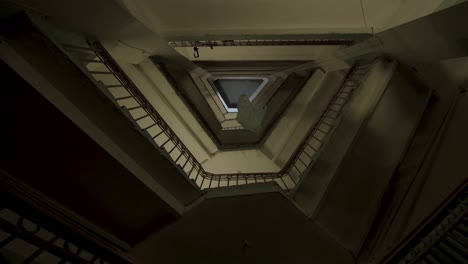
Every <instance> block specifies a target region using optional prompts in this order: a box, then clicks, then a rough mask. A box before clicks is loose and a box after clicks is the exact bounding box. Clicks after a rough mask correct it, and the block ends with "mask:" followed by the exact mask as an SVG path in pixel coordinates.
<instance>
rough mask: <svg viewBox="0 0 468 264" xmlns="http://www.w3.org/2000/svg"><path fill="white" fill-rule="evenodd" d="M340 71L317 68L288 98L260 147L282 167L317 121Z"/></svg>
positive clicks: (338, 79)
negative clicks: (325, 72)
mask: <svg viewBox="0 0 468 264" xmlns="http://www.w3.org/2000/svg"><path fill="white" fill-rule="evenodd" d="M343 77H344V71H338V72H333V73H327V74H324V73H323V72H321V71H319V70H317V71H315V72H314V74H313V76H312V77H311V78H310V79H309V81H308V82H307V83H306V84H305V86H304V88H303V89H302V90H301V91H300V92H299V94H298V95H297V96H296V98H295V99H294V100H293V101H292V103H291V105H290V106H289V107H288V109H286V110H285V113H284V114H283V115H282V117H281V119H280V120H279V121H278V124H277V125H276V126H275V128H274V129H273V131H272V132H271V133H270V135H269V136H268V138H267V140H266V141H265V143H264V145H263V146H262V151H263V152H264V153H265V154H266V155H267V156H269V157H270V158H271V159H272V160H274V161H275V163H276V164H278V166H279V167H281V168H282V167H283V166H284V165H285V164H286V162H287V161H288V160H289V158H290V157H291V155H292V154H293V153H294V151H295V150H296V149H297V147H298V146H299V144H301V143H302V141H303V139H304V137H305V136H306V135H307V133H308V131H309V130H310V129H311V127H312V126H313V125H314V124H315V123H316V122H317V121H318V119H319V118H320V115H321V113H322V111H323V109H324V108H325V107H326V106H327V105H328V103H329V101H330V99H331V98H332V97H333V96H334V94H335V93H336V91H337V90H338V88H339V87H340V84H341V82H342V79H343Z"/></svg>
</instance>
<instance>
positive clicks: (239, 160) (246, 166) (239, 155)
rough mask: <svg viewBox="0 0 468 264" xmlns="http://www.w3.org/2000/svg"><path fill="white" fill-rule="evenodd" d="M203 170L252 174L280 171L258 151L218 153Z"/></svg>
mask: <svg viewBox="0 0 468 264" xmlns="http://www.w3.org/2000/svg"><path fill="white" fill-rule="evenodd" d="M203 168H204V169H205V170H206V171H209V172H212V173H238V172H243V173H254V172H277V171H279V170H281V168H280V167H278V166H277V165H276V164H275V162H273V161H272V160H271V159H270V158H269V157H267V156H266V155H265V154H264V153H263V152H262V151H261V150H259V149H249V150H236V151H220V152H218V153H216V154H215V155H213V156H212V157H211V158H210V159H209V160H207V161H206V162H204V163H203Z"/></svg>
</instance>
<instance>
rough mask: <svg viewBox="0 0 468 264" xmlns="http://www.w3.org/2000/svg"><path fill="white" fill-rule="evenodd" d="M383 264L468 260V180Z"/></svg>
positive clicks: (462, 262)
mask: <svg viewBox="0 0 468 264" xmlns="http://www.w3.org/2000/svg"><path fill="white" fill-rule="evenodd" d="M380 263H381V264H387V263H397V264H412V263H424V264H426V263H427V264H439V263H460V264H465V263H468V182H467V181H465V182H464V183H463V184H461V185H460V187H459V188H458V189H457V190H455V191H454V192H453V193H452V194H451V195H450V196H449V197H448V198H447V199H446V200H445V201H444V202H443V203H442V204H441V205H440V206H439V207H438V208H437V209H436V210H435V211H434V212H433V213H432V214H431V215H429V216H428V217H427V218H426V219H425V220H424V221H423V222H422V223H421V224H420V225H419V226H418V227H417V228H416V229H415V230H414V231H413V232H412V233H410V234H409V235H408V236H407V237H406V238H405V239H403V241H402V242H401V243H400V244H399V245H398V246H396V247H395V248H394V250H393V251H392V252H390V253H389V254H388V255H387V256H386V257H385V258H384V259H383V260H382V261H381V262H380Z"/></svg>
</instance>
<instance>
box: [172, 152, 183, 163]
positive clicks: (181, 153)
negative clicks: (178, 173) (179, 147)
mask: <svg viewBox="0 0 468 264" xmlns="http://www.w3.org/2000/svg"><path fill="white" fill-rule="evenodd" d="M183 154H184V152H183V151H181V152H180V155H179V157H177V159H176V160H175V161H174V162H175V164H177V162H178V161H179V159H180V157H182V155H183Z"/></svg>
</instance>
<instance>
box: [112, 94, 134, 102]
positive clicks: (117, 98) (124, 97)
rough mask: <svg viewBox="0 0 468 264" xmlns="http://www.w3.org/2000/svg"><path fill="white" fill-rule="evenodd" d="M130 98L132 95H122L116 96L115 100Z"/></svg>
mask: <svg viewBox="0 0 468 264" xmlns="http://www.w3.org/2000/svg"><path fill="white" fill-rule="evenodd" d="M130 98H133V95H128V96H123V97H116V98H115V100H116V101H121V100H125V99H130Z"/></svg>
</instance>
